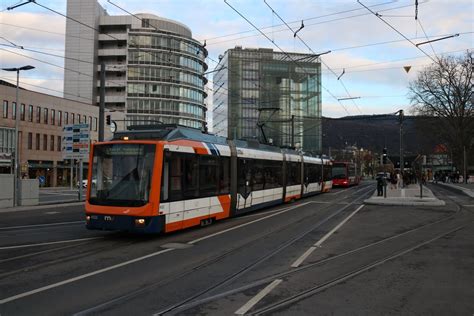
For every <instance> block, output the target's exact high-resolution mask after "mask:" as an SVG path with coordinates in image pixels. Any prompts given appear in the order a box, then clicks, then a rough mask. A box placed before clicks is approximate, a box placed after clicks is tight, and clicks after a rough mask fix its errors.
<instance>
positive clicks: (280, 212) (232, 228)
mask: <svg viewBox="0 0 474 316" xmlns="http://www.w3.org/2000/svg"><path fill="white" fill-rule="evenodd" d="M310 203H311V202H306V203H301V204H298V205H295V206H292V207H288V208H286V209H283V210H281V211H279V212H277V213H274V214H271V215H268V216H265V217H262V218H259V219H256V220H254V221H251V222H248V223H245V224H241V225H237V226H235V227H231V228H228V229H225V230H222V231H219V232H217V233H214V234H210V235H207V236H204V237H201V238H198V239H194V240H192V241H188V244H191V245H192V244H195V243H197V242H200V241H203V240H206V239H208V238H211V237H215V236H218V235H221V234H224V233H227V232H229V231H232V230H234V229H238V228H241V227H244V226H247V225H250V224H254V223H257V222H260V221H263V220H264V219H267V218H270V217H273V216H277V215H279V214H282V213H285V212H288V211H290V210H292V209H295V208H297V207H301V206H304V205H307V204H310Z"/></svg>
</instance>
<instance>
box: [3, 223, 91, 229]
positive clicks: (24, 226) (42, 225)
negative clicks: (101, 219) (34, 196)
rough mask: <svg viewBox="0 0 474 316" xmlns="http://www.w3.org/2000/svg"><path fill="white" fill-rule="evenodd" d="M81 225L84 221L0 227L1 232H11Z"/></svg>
mask: <svg viewBox="0 0 474 316" xmlns="http://www.w3.org/2000/svg"><path fill="white" fill-rule="evenodd" d="M79 223H84V221H73V222H59V223H50V224H36V225H23V226H7V227H0V230H9V229H18V228H30V227H47V226H60V225H69V224H79Z"/></svg>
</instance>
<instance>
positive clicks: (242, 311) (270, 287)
mask: <svg viewBox="0 0 474 316" xmlns="http://www.w3.org/2000/svg"><path fill="white" fill-rule="evenodd" d="M282 281H283V280H280V279H276V280H275V281H273V282H272V283H270V284H269V285H267V286H266V287H265V288H264V289H263V290H261V291H260V292H259V293H258V294H257V295H255V296H254V297H252V299H250V301H248V302H247V303H246V304H245V305H244V306H242V307H241V308H239V309H238V310H237V311H236V312H235V314H236V315H244V314H245V313H247V312H248V311H249V310H250V309H251V308H252V307H254V306H255V304H257V303H258V302H260V301H261V300H262V299H263V298H264V297H265V296H266V295H267V294H268V293H270V292H271V291H272V290H273V289H274V288H275V287H277V286H278V284H280V283H281V282H282Z"/></svg>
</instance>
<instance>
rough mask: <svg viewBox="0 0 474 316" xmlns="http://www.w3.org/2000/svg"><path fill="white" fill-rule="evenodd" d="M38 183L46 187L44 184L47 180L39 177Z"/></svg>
mask: <svg viewBox="0 0 474 316" xmlns="http://www.w3.org/2000/svg"><path fill="white" fill-rule="evenodd" d="M38 181H39V183H40V184H41V185H44V183H45V182H46V178H45V177H44V176H39V177H38Z"/></svg>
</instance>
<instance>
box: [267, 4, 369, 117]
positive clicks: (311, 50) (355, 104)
mask: <svg viewBox="0 0 474 316" xmlns="http://www.w3.org/2000/svg"><path fill="white" fill-rule="evenodd" d="M263 2H264V3H265V4H266V5H267V6H268V7H269V8H270V10H272V13H274V14H275V15H276V16H277V17H278V18H279V19H280V20H281V21H282V22H283V23H284V24H285V25H286V27H287V28H288V29H289V30H290V31H291V32H292V33H293V34H294V37H296V38H298V39H299V40H300V41H301V42H302V43H303V44H304V46H306V48H308V50H309V51H310V52H312V53H313V54H315V55H318V54H317V53H316V52H315V51H314V50H313V49H312V48H311V47H310V46H309V45H308V44H307V43H306V42H305V41H304V40H303V39H302V38H301V36H299V35H298V34H297V32H295V31H294V30H293V29H292V28H291V27H290V26H289V25H288V23H286V21H285V20H284V19H283V18H282V17H281V16H280V15H279V14H278V12H276V11H275V10H274V9H273V8H272V7H271V6H270V5H269V4H268V2H267V1H266V0H263ZM320 60H321V63H322V64H323V65H324V66H325V67H326V68H327V69H329V70H330V71H331V72H332V73H333V74H334V75H335V76H336V78H338V76H337V74H336V73H335V72H334V71H333V70H332V69H331V68H330V67H329V65H328V64H326V63H325V62H324V60H323V59H322V58H321V57H320ZM339 79H340V78H338V81H339V83H340V84H341V85H342V87H343V88H344V90H345V91H346V93H347V95H348V96H349V97H350V98H352V96H351V94H350V93H349V91H348V90H347V88H346V85H345V84H344V83H343V82H342V80H339ZM352 102H353V104H354V106H355V107H356V108H357V110H358V111H359V113H361V114H362V111H361V110H360V108H359V106H358V105H357V103H356V102H355V101H354V100H353V99H352Z"/></svg>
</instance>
